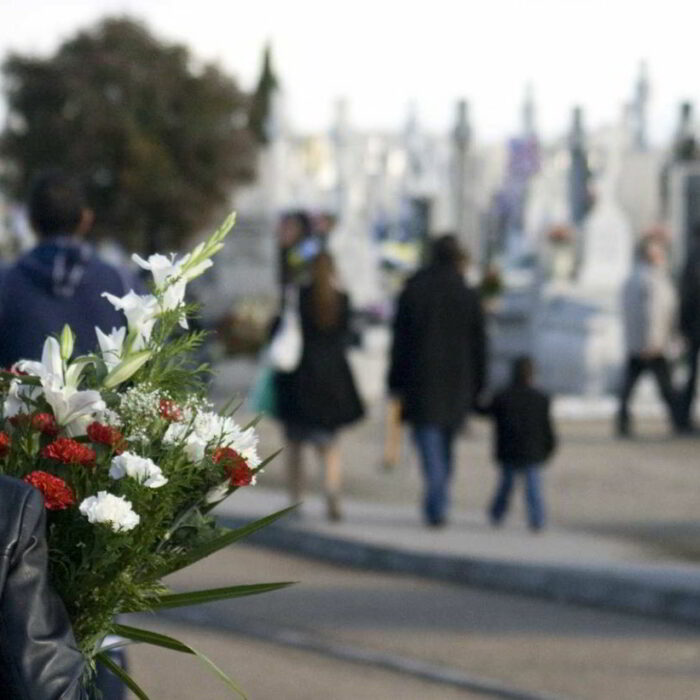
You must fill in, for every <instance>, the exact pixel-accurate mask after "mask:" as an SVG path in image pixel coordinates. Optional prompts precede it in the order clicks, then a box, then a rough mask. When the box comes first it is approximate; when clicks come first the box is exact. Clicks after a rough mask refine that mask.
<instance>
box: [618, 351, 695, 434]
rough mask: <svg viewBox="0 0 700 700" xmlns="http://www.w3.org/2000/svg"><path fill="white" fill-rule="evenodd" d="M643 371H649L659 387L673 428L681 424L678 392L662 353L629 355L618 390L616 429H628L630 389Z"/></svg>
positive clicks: (621, 430)
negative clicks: (646, 355)
mask: <svg viewBox="0 0 700 700" xmlns="http://www.w3.org/2000/svg"><path fill="white" fill-rule="evenodd" d="M644 372H651V373H652V374H653V375H654V379H656V385H657V386H658V388H659V394H661V398H662V399H663V400H664V403H665V404H666V408H667V409H668V415H669V418H670V420H671V423H672V424H673V426H674V428H677V427H679V426H680V425H681V422H682V421H681V419H680V401H679V397H678V394H677V393H676V391H675V390H674V388H673V384H672V383H671V370H670V368H669V365H668V361H667V360H666V358H665V357H664V356H663V355H657V356H656V357H650V358H645V357H639V356H638V355H630V356H629V357H628V358H627V365H626V367H625V376H624V379H623V381H622V390H621V391H620V408H619V411H618V429H619V431H620V432H621V433H623V434H624V433H627V432H629V429H630V416H629V401H630V398H631V397H632V391H633V390H634V386H635V384H636V383H637V380H638V379H639V377H641V375H642V374H644Z"/></svg>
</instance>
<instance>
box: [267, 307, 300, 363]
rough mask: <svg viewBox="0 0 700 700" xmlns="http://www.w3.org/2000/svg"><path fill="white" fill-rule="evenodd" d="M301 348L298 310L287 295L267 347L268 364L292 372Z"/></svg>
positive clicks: (298, 361) (297, 361) (298, 360)
mask: <svg viewBox="0 0 700 700" xmlns="http://www.w3.org/2000/svg"><path fill="white" fill-rule="evenodd" d="M302 350H303V339H302V335H301V320H300V319H299V311H298V309H297V304H296V301H295V300H293V299H292V297H291V296H290V295H288V296H287V303H286V304H285V308H284V311H283V312H282V318H281V320H280V324H279V326H278V328H277V330H276V331H275V334H274V335H273V336H272V340H271V341H270V347H269V348H268V358H269V361H270V364H271V365H272V366H273V367H274V368H275V369H276V370H279V371H280V372H293V371H294V370H295V369H296V368H297V367H298V366H299V363H300V362H301V353H302Z"/></svg>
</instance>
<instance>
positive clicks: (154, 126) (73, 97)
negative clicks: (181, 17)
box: [1, 18, 256, 252]
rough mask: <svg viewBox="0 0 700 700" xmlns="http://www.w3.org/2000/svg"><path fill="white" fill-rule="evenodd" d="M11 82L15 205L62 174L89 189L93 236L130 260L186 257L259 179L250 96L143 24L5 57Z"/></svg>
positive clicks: (7, 146)
mask: <svg viewBox="0 0 700 700" xmlns="http://www.w3.org/2000/svg"><path fill="white" fill-rule="evenodd" d="M4 74H5V85H6V94H7V103H8V111H9V117H8V119H7V126H6V129H5V132H4V134H3V136H2V151H1V152H2V155H3V156H4V157H5V159H6V162H7V163H8V164H9V165H10V166H11V167H9V168H7V169H6V177H5V185H6V188H7V189H9V191H10V194H11V195H14V196H16V197H20V198H21V197H23V196H24V195H25V194H26V191H27V186H28V183H29V181H30V180H31V177H32V176H33V174H35V173H36V171H37V170H39V169H41V168H45V167H47V166H53V167H55V166H60V167H62V168H65V169H66V170H68V171H70V172H72V173H74V174H76V175H78V176H80V177H81V178H82V179H83V180H84V182H85V183H86V186H87V189H88V194H89V199H90V202H91V204H92V205H93V206H94V208H95V209H96V225H95V230H96V233H97V234H108V235H112V236H114V237H116V238H118V239H120V240H122V241H124V243H126V244H127V245H128V246H129V247H131V248H132V249H135V250H144V249H145V250H146V251H147V252H153V251H154V250H158V249H165V250H168V249H173V248H177V247H179V244H180V243H181V242H182V241H183V240H184V239H186V238H187V237H188V236H190V235H192V234H193V233H195V232H198V231H199V230H201V228H202V227H206V226H208V225H209V224H210V223H211V222H212V221H213V219H214V218H217V217H219V216H220V215H221V213H222V209H223V208H225V207H227V206H228V204H229V202H230V199H231V195H232V191H233V190H234V188H235V187H236V186H237V185H238V184H240V183H244V182H248V181H250V180H251V178H252V177H253V175H254V164H255V151H256V143H255V139H254V137H253V135H252V133H251V131H250V130H249V129H248V128H247V126H246V121H247V112H248V106H249V98H248V96H247V95H245V94H244V93H243V92H241V90H240V89H239V88H238V86H237V84H236V82H235V81H234V80H233V79H232V78H230V77H229V76H227V75H226V74H225V73H223V72H222V71H221V70H220V69H219V68H217V67H216V66H214V65H201V64H199V63H197V62H196V61H195V59H194V57H193V56H191V55H190V53H189V51H188V50H187V48H185V47H184V46H181V45H178V44H171V43H167V42H163V41H160V40H159V39H157V38H156V37H154V36H153V35H152V34H150V33H149V31H148V30H147V29H146V28H145V27H144V26H143V25H141V24H140V23H138V22H135V21H132V20H130V19H124V18H120V19H107V20H104V21H102V22H100V23H99V24H97V25H95V26H93V27H91V28H89V29H87V30H85V31H81V32H79V33H78V34H77V35H75V36H73V37H72V38H70V39H68V40H67V41H65V42H64V43H63V44H62V45H61V46H60V47H59V48H58V50H57V51H56V53H55V54H54V55H53V56H50V57H49V58H39V57H35V56H29V55H19V54H13V55H10V56H9V57H8V58H7V60H6V61H5V64H4Z"/></svg>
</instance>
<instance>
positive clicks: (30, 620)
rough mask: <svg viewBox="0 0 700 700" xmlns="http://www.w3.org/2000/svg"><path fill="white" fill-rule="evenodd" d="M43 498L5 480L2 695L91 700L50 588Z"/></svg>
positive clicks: (1, 509)
mask: <svg viewBox="0 0 700 700" xmlns="http://www.w3.org/2000/svg"><path fill="white" fill-rule="evenodd" d="M45 521H46V517H45V511H44V503H43V501H42V498H41V494H40V493H39V491H37V490H36V489H34V488H32V487H31V486H29V484H26V483H24V482H23V481H21V480H19V479H13V478H11V477H7V476H3V475H0V696H1V697H3V698H12V700H41V699H43V698H51V699H52V700H87V697H88V696H87V694H86V691H85V690H84V689H83V685H82V677H83V674H84V671H85V660H84V658H83V655H82V654H81V653H80V651H79V649H78V647H77V645H76V642H75V639H74V637H73V631H72V629H71V625H70V621H69V619H68V614H67V613H66V610H65V608H64V606H63V603H62V602H61V600H60V598H59V597H58V596H57V595H56V593H55V592H54V591H53V589H52V588H51V586H50V584H49V575H48V548H47V544H46V536H45Z"/></svg>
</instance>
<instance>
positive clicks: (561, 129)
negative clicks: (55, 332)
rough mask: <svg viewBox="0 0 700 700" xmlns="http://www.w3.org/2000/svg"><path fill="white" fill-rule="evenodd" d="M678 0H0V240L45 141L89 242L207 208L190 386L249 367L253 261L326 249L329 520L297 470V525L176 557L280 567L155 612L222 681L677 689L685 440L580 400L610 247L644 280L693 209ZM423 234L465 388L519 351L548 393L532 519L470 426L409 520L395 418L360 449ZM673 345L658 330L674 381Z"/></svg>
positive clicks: (687, 480) (688, 440)
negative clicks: (448, 471) (334, 368)
mask: <svg viewBox="0 0 700 700" xmlns="http://www.w3.org/2000/svg"><path fill="white" fill-rule="evenodd" d="M698 20H700V10H698V9H697V8H695V7H694V6H692V5H689V4H688V3H685V2H679V1H676V0H669V1H668V2H665V3H659V2H649V3H640V2H627V1H626V0H618V1H616V2H601V1H599V0H588V1H583V0H530V2H527V3H523V2H517V1H516V0H510V1H509V0H492V1H491V2H489V3H476V2H468V3H462V4H461V5H460V6H458V7H455V6H454V3H449V2H446V1H443V0H435V1H434V2H432V3H430V4H429V5H427V6H426V5H423V6H421V5H417V6H415V7H408V6H399V5H397V4H395V3H390V2H384V1H382V0H379V1H375V2H371V3H370V2H365V1H364V0H358V2H355V3H353V4H351V5H347V4H346V5H338V4H334V3H322V2H316V1H312V0H301V1H300V2H296V3H282V2H274V1H272V0H265V1H260V2H257V3H255V4H252V5H246V6H241V5H240V4H235V3H224V2H220V1H217V0H200V2H198V3H195V4H193V3H186V4H185V3H176V2H172V1H170V0H139V1H138V2H137V1H136V0H134V1H133V2H127V1H124V0H121V1H120V0H114V1H112V0H82V1H81V0H74V1H71V2H62V3H54V2H49V1H48V0H26V1H25V2H23V3H21V4H18V3H3V4H1V5H0V51H2V54H3V58H2V60H3V69H2V70H3V73H2V96H1V97H0V124H1V125H2V135H1V136H0V185H1V190H0V261H1V262H0V265H8V264H10V263H11V261H13V260H14V259H16V258H17V257H18V256H19V255H20V254H21V253H22V252H23V251H25V250H27V249H29V248H31V246H32V245H34V243H35V239H34V236H33V233H32V231H31V229H30V226H29V224H28V222H27V218H26V213H25V210H24V200H25V197H26V193H27V187H28V183H29V182H30V180H31V178H32V175H33V174H34V173H36V172H37V171H38V170H40V169H41V168H44V167H47V166H56V165H60V166H62V167H64V168H65V169H66V170H68V171H69V172H71V173H74V174H76V175H78V176H80V178H81V179H82V180H83V182H84V183H85V186H86V188H87V191H88V196H89V200H90V203H91V205H92V207H93V208H94V210H95V226H94V232H93V234H94V240H95V242H96V243H97V245H98V246H99V248H100V250H101V252H102V254H103V256H105V257H106V258H108V259H110V260H112V261H114V262H116V263H118V264H128V255H129V254H130V253H131V252H132V251H135V250H136V251H139V252H142V253H149V254H150V253H153V252H156V251H160V252H167V251H178V250H184V249H186V248H187V247H189V246H190V245H191V244H192V243H194V242H196V241H198V240H200V239H201V238H202V237H203V236H204V235H206V234H207V233H208V232H210V231H211V230H212V227H213V226H215V224H216V222H217V221H218V220H220V219H221V218H222V217H223V216H224V215H225V213H226V212H228V211H230V210H231V209H235V210H236V211H237V213H238V219H237V224H236V228H235V230H234V233H233V234H232V236H231V237H230V238H229V240H228V243H227V246H226V248H225V249H224V251H223V252H222V253H221V255H220V257H219V259H218V260H217V264H216V265H215V267H214V268H213V270H212V273H211V274H208V275H206V276H205V277H203V278H201V279H200V280H198V283H197V284H196V285H192V291H193V300H196V301H199V302H200V303H201V304H202V315H201V320H200V323H201V325H202V327H204V328H206V329H208V330H211V331H212V334H211V336H210V341H209V343H208V345H207V347H206V350H205V352H206V358H207V359H208V360H210V361H211V362H212V363H213V364H214V366H215V368H216V369H217V371H218V372H219V374H218V377H217V379H216V380H215V381H214V382H213V384H212V397H213V399H214V400H215V401H221V402H224V401H225V400H227V399H228V398H229V397H230V396H231V395H234V394H237V395H239V396H241V397H245V396H246V395H247V393H248V392H249V390H250V388H251V385H252V384H253V382H254V380H255V377H256V372H257V370H258V365H259V358H260V353H261V351H262V349H263V347H264V346H265V344H266V342H267V340H268V337H269V329H270V325H271V323H272V322H273V320H274V319H275V317H276V316H277V314H278V311H279V301H280V291H281V284H282V282H284V281H286V280H285V274H286V273H285V266H289V265H292V266H293V265H294V264H295V262H294V261H295V260H297V261H301V262H303V261H305V260H306V259H307V258H308V257H310V256H312V255H313V254H314V252H315V251H316V250H317V249H318V246H321V247H323V248H327V249H328V250H330V251H331V252H332V253H333V255H334V257H335V259H336V264H337V266H338V268H339V270H338V271H339V277H340V280H341V281H342V284H343V286H344V287H345V289H346V290H347V291H348V293H349V295H350V298H351V301H352V305H353V319H352V329H353V338H354V342H353V347H352V349H351V350H350V361H351V364H352V367H353V369H354V373H355V378H356V381H357V383H358V386H359V389H360V393H361V395H362V397H363V399H364V401H365V403H366V405H367V411H368V413H367V418H366V420H365V421H364V422H362V423H361V424H359V425H357V426H354V427H353V428H351V429H349V430H348V431H347V433H346V434H345V435H344V437H343V443H342V451H343V462H344V487H343V493H344V499H345V500H346V501H347V507H346V517H345V519H344V521H343V522H342V523H339V524H335V525H334V524H329V523H326V522H325V520H324V518H323V516H322V504H321V501H320V500H318V499H317V497H316V496H315V495H314V491H315V490H318V488H320V487H318V488H316V487H317V486H318V485H317V484H316V481H317V480H316V478H315V473H314V472H312V473H311V474H312V476H313V478H311V479H310V495H309V496H308V498H307V499H306V500H305V503H304V506H303V517H301V518H299V519H297V520H295V521H293V522H292V523H291V524H288V525H287V526H286V530H285V529H284V527H281V529H278V530H276V531H275V532H276V533H277V534H274V533H273V534H272V535H269V536H267V539H265V541H260V542H258V543H257V544H251V545H246V546H245V547H241V548H240V549H239V550H238V552H239V553H237V552H236V551H232V552H230V553H227V554H226V557H225V561H224V562H223V563H221V564H219V565H218V566H217V564H216V562H212V563H210V564H207V567H206V569H205V568H202V567H200V569H199V573H198V574H197V573H196V572H195V574H192V576H195V575H198V576H199V577H200V580H199V581H198V582H197V584H196V585H197V587H202V586H201V577H206V578H208V579H211V580H212V581H219V580H221V581H222V583H221V584H220V585H224V584H223V581H228V580H230V578H231V577H233V578H236V579H238V578H240V579H241V580H243V579H245V573H246V572H251V573H253V574H254V575H253V579H255V580H257V579H262V578H263V576H261V573H264V572H266V571H268V570H269V571H270V573H271V576H273V577H280V576H281V577H285V576H293V577H295V578H296V579H298V580H300V581H301V583H300V585H299V586H298V587H297V588H296V589H293V590H291V591H289V592H281V593H275V594H273V595H272V596H270V598H269V599H268V598H267V597H266V598H265V600H264V601H263V600H262V599H261V601H259V602H258V601H255V602H254V603H246V604H245V605H244V609H241V605H240V604H238V607H236V606H235V605H234V604H232V603H229V604H225V605H224V604H221V605H219V606H218V607H216V606H214V607H213V608H211V607H210V608H205V612H204V613H201V614H200V616H199V617H190V618H187V619H184V618H183V619H180V618H174V617H173V618H171V619H169V620H167V621H161V622H160V623H158V624H162V625H164V626H165V627H164V628H167V626H181V627H186V631H185V632H183V633H182V635H183V638H187V634H186V633H187V632H189V633H190V635H191V638H192V639H193V640H197V639H198V640H199V641H200V643H201V644H202V646H203V648H205V647H206V648H205V651H208V652H209V653H210V654H211V655H212V656H213V657H214V658H215V659H216V660H217V662H219V663H220V664H221V665H222V666H224V667H225V668H227V669H229V670H230V671H231V673H232V675H233V676H234V677H238V678H239V680H240V682H241V683H242V685H243V686H244V687H245V688H246V689H247V690H248V692H249V695H250V697H251V698H272V697H284V698H300V699H301V698H356V697H377V698H399V697H401V698H409V697H413V696H415V697H431V698H433V697H435V698H443V697H444V698H451V697H471V696H473V697H481V696H492V697H542V698H544V697H581V698H606V697H612V696H613V695H614V696H616V697H619V698H626V697H629V698H658V697H661V696H663V697H666V698H694V697H699V696H700V644H698V640H697V638H696V634H695V630H696V629H697V623H698V621H700V595H699V594H697V591H698V590H700V587H698V585H697V584H698V583H700V568H698V559H699V558H700V544H698V542H699V541H700V540H698V535H699V534H700V518H699V517H698V505H699V504H700V474H699V473H698V462H697V447H698V444H699V443H698V442H697V437H696V436H695V434H694V433H692V431H691V432H686V433H685V434H683V435H681V436H677V435H672V434H671V430H670V429H669V426H668V425H667V422H666V420H665V418H664V416H665V412H664V409H663V404H662V402H661V401H660V399H659V398H658V397H657V394H656V392H655V387H654V386H653V384H652V383H651V381H650V379H649V378H644V379H643V380H642V381H641V382H640V384H639V386H638V388H637V391H636V393H635V395H634V402H633V406H634V408H633V410H634V413H635V415H636V416H637V422H636V438H635V439H634V440H629V441H627V440H626V441H619V440H617V439H616V436H615V430H614V423H613V419H614V416H615V411H616V406H617V399H616V394H617V392H618V390H619V386H620V382H621V376H622V371H623V368H624V363H625V347H624V339H623V318H622V307H621V303H620V292H621V289H622V286H623V284H624V282H625V280H626V279H627V278H628V276H629V274H630V272H631V269H632V263H633V259H634V250H635V247H636V245H637V243H638V241H640V240H641V239H642V237H644V236H649V235H653V236H654V237H656V238H657V239H658V240H661V241H663V242H664V244H665V245H666V247H667V250H668V252H669V255H668V272H669V275H670V277H671V279H672V280H673V282H674V284H677V283H679V281H680V279H681V276H682V271H683V270H684V269H685V268H686V266H687V264H688V260H689V255H690V254H691V252H692V250H693V245H694V233H695V231H696V230H700V145H699V144H698V138H699V136H700V134H699V133H698V124H697V122H696V111H695V110H696V103H698V101H699V100H700V82H698V79H697V77H696V71H695V70H694V59H693V56H694V48H693V47H694V46H695V45H696V43H697V27H698V24H699V23H698ZM300 212H301V213H303V214H304V215H305V216H306V217H307V218H308V223H309V227H308V228H304V227H301V228H299V227H297V228H295V226H294V225H293V223H290V222H291V221H292V220H293V219H294V216H296V215H298V214H299V213H300ZM446 231H451V232H454V233H455V234H456V236H457V237H458V238H459V240H460V242H461V243H462V245H463V246H464V247H465V248H467V249H468V250H469V251H470V254H471V263H470V266H469V270H468V273H467V276H468V278H469V280H470V282H471V284H472V285H474V286H475V287H477V288H478V289H479V290H480V293H481V298H482V302H483V307H484V310H485V314H486V317H487V331H488V339H489V383H490V386H491V387H492V388H497V387H499V386H500V385H502V384H503V383H504V381H505V380H506V379H507V376H508V371H509V366H510V364H511V362H512V360H513V359H514V358H516V357H517V356H519V355H522V354H523V353H526V354H529V355H531V356H532V357H533V358H534V360H535V364H536V367H537V384H538V385H539V386H540V387H541V388H543V389H544V390H546V391H547V392H549V393H550V394H551V395H552V396H553V397H554V416H555V420H556V422H557V425H558V429H559V432H560V437H561V448H560V451H559V452H558V453H557V456H556V457H555V459H554V460H553V463H552V465H551V467H550V469H549V470H548V472H547V477H546V478H547V482H546V485H545V490H546V494H547V500H548V502H549V510H550V520H551V527H550V528H549V529H548V530H547V531H546V532H545V533H543V534H542V535H538V536H533V535H531V534H530V533H529V532H527V530H526V528H525V527H524V525H522V524H521V523H520V521H521V520H522V509H520V508H519V505H520V504H516V508H515V513H514V515H513V516H512V517H511V519H510V520H509V522H508V524H507V525H506V526H505V527H504V528H503V529H501V530H499V531H497V532H496V531H493V530H492V529H491V528H490V527H489V526H488V522H487V518H486V515H485V509H486V505H487V502H488V498H489V494H490V492H491V490H492V488H493V486H494V482H495V480H496V473H495V470H494V469H493V465H492V462H491V457H490V446H489V426H488V424H487V423H486V422H483V421H479V420H474V421H473V422H472V423H470V425H469V429H468V430H467V429H465V431H464V432H463V434H462V435H460V438H459V444H458V460H457V474H456V476H455V483H454V486H453V502H454V509H455V515H454V517H453V522H452V523H451V526H450V527H449V528H448V529H446V530H444V531H440V532H430V533H428V532H425V531H424V530H423V529H422V527H421V525H420V518H419V515H418V508H417V505H416V504H417V503H418V497H419V493H420V489H421V484H420V473H419V466H418V461H417V458H416V457H415V456H414V454H413V451H412V449H411V445H410V440H409V436H408V434H406V435H401V434H399V435H398V437H397V440H398V448H397V449H398V452H397V454H398V458H397V459H396V460H395V462H396V463H395V464H393V466H392V468H391V469H387V468H386V465H384V467H383V466H382V462H383V459H384V456H385V442H386V432H387V430H388V429H389V428H391V422H392V421H391V417H390V413H389V414H388V413H387V401H386V389H385V377H386V371H387V361H388V351H389V347H390V342H391V319H392V317H393V311H394V307H395V300H396V296H397V293H398V292H399V290H400V289H401V286H402V284H403V282H404V281H405V280H406V278H407V277H408V276H409V275H411V274H412V273H413V272H414V271H415V270H416V269H417V268H418V267H419V266H420V265H421V264H422V263H423V262H424V260H425V250H426V246H427V244H428V242H429V241H430V240H431V239H432V238H433V237H435V236H436V235H438V234H441V233H443V232H446ZM698 313H699V314H700V308H699V309H698ZM687 352H688V348H687V345H685V344H684V342H683V340H682V337H681V334H680V333H678V334H677V338H676V339H674V342H673V343H672V344H671V347H670V348H669V355H668V356H669V362H670V366H671V370H672V375H673V378H674V381H675V382H676V383H677V384H678V385H681V384H683V382H685V381H686V379H687V376H688V371H689V370H688V362H687ZM241 410H242V412H243V413H245V412H246V410H247V409H246V408H245V407H244V408H243V409H241ZM261 433H262V439H263V452H265V453H270V452H272V451H273V450H274V449H275V448H276V447H277V446H278V445H280V444H281V443H282V436H281V433H280V431H279V429H278V427H277V426H276V424H275V423H274V421H273V420H271V419H268V420H266V421H264V422H263V423H262V424H261ZM284 483H285V478H284V465H283V463H282V460H281V459H278V460H277V463H273V464H272V465H271V466H270V467H269V468H268V470H267V473H266V474H265V476H264V478H262V479H261V485H260V486H258V487H256V490H255V493H254V494H248V493H245V494H243V493H241V494H238V495H237V496H236V497H235V499H232V503H231V504H229V505H227V506H226V507H225V508H224V509H223V510H222V517H225V518H228V519H230V520H231V521H239V520H240V519H245V518H247V517H253V516H255V515H259V514H260V515H261V514H263V513H264V512H269V511H270V510H271V509H272V508H273V507H276V506H278V505H279V507H282V506H283V505H284V504H285V496H284V491H283V486H284ZM289 532H291V533H292V535H293V536H290V535H289ZM285 533H286V534H285ZM304 543H305V544H304ZM263 547H266V548H263ZM339 552H345V553H346V556H343V555H342V554H340V553H339ZM381 552H384V554H381ZM386 552H389V553H391V552H394V554H395V557H394V559H392V557H391V556H390V555H388V554H386ZM238 557H240V559H239V558H238ZM402 557H403V559H402ZM426 557H433V559H426ZM323 559H325V560H326V561H323V562H322V561H319V560H323ZM329 561H330V562H331V563H329ZM237 562H240V563H237ZM392 562H393V563H392ZM397 562H399V563H397ZM401 562H403V563H401ZM351 565H354V566H355V567H356V568H345V567H350V566H351ZM358 567H359V568H358ZM470 567H471V568H470ZM479 567H481V568H479ZM377 569H379V570H381V571H377ZM259 572H261V573H259ZM190 584H192V585H195V584H194V579H192V580H178V581H176V582H174V585H177V586H181V587H187V586H188V585H190ZM484 589H486V590H484ZM528 596H530V597H528ZM533 596H534V597H533ZM270 601H277V603H275V602H270ZM562 601H564V602H562ZM227 606H228V607H227ZM586 606H588V607H586ZM593 608H597V609H595V610H594V609H593ZM295 635H296V636H295ZM193 643H194V642H193ZM253 652H256V653H253ZM147 653H148V654H151V653H152V652H144V655H143V656H141V655H140V654H139V655H134V654H132V659H133V660H132V663H134V665H135V666H136V667H137V668H135V673H137V671H138V673H140V674H141V675H142V677H143V678H146V679H147V680H144V687H145V688H146V689H149V690H150V691H151V692H152V694H153V697H163V698H165V697H167V698H172V699H176V698H191V697H207V698H209V697H211V698H218V697H224V696H225V695H224V693H223V691H222V690H220V689H219V688H218V686H216V685H215V684H214V683H213V682H210V681H209V680H205V679H204V677H199V676H198V675H196V674H197V671H196V667H195V669H194V670H191V668H190V666H187V670H186V671H183V670H182V668H181V667H180V666H178V665H173V664H172V661H169V660H159V659H158V658H156V657H152V658H151V657H149V656H147ZM290 678H291V679H293V682H291V681H290V680H289V679H290ZM518 693H519V694H518Z"/></svg>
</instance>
